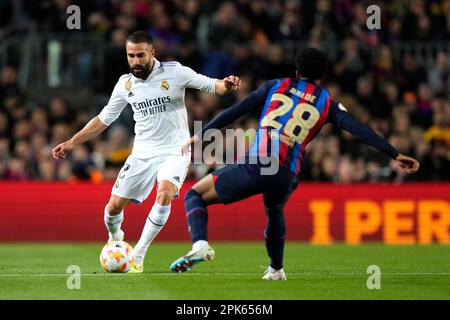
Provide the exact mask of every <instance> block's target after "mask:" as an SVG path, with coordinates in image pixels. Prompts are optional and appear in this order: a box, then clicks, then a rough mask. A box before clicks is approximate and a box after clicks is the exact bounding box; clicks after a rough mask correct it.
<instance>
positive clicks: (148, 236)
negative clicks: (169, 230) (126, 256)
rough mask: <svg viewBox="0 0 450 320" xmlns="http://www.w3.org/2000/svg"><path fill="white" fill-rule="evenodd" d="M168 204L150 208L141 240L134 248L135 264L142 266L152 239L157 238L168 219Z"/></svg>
mask: <svg viewBox="0 0 450 320" xmlns="http://www.w3.org/2000/svg"><path fill="white" fill-rule="evenodd" d="M169 215H170V204H169V205H168V206H161V205H160V204H159V203H158V202H155V204H154V205H153V207H152V210H151V211H150V214H149V215H148V217H147V220H146V221H145V226H144V230H143V231H142V235H141V238H140V239H139V241H138V243H137V244H136V245H135V246H134V260H135V262H136V263H137V264H142V262H143V261H144V258H145V254H146V253H147V249H148V247H149V245H150V244H151V243H152V241H153V239H155V237H156V236H157V234H158V233H159V231H161V229H162V228H163V227H164V225H165V224H166V222H167V219H169Z"/></svg>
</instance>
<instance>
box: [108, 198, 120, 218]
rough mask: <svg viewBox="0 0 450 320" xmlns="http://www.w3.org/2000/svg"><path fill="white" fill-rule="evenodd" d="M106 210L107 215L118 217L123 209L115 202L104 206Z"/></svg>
mask: <svg viewBox="0 0 450 320" xmlns="http://www.w3.org/2000/svg"><path fill="white" fill-rule="evenodd" d="M106 209H107V210H108V214H109V215H110V216H115V215H118V214H119V213H121V212H122V210H123V207H122V206H121V205H120V204H119V203H117V202H116V201H110V202H109V203H108V204H107V205H106Z"/></svg>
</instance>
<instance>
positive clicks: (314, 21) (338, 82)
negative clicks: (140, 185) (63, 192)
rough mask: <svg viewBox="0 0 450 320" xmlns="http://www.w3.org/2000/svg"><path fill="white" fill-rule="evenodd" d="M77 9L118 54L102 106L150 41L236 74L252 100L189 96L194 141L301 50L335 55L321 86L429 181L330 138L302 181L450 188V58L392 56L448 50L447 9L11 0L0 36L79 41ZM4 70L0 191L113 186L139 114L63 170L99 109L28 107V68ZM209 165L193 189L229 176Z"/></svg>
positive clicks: (402, 0)
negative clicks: (57, 154)
mask: <svg viewBox="0 0 450 320" xmlns="http://www.w3.org/2000/svg"><path fill="white" fill-rule="evenodd" d="M20 4H21V5H20ZM71 4H77V5H79V6H80V7H81V12H82V32H89V33H94V34H96V35H98V36H100V37H101V39H102V40H103V41H105V43H107V49H106V52H105V59H104V63H105V68H104V70H105V72H104V81H103V85H102V86H101V87H100V88H96V93H98V94H103V95H109V94H110V92H111V90H112V88H113V86H114V84H115V82H116V81H117V79H118V77H119V76H120V75H122V74H123V73H128V72H129V69H128V65H127V62H126V55H125V46H124V44H125V39H126V37H127V36H128V35H129V34H130V33H131V32H133V31H135V30H147V31H148V32H149V33H150V34H151V35H152V36H153V38H154V40H155V47H156V55H157V58H158V59H160V60H162V61H167V60H177V61H179V62H181V63H182V64H184V65H187V66H190V67H191V68H193V69H194V70H196V71H197V72H200V73H203V74H206V75H208V76H211V77H216V78H223V77H225V76H227V75H229V74H236V75H239V76H240V77H241V79H242V88H241V90H240V91H239V92H237V93H235V94H233V95H228V96H225V97H218V96H214V95H211V94H207V93H200V92H195V91H190V90H189V91H187V93H186V106H187V110H188V115H189V122H190V126H191V130H192V129H193V121H194V120H202V121H207V120H209V119H211V118H212V117H213V116H214V115H216V114H217V113H218V112H220V111H221V110H223V109H224V108H226V107H228V106H230V105H232V104H233V103H235V102H238V101H241V100H242V99H244V98H245V97H246V96H247V95H248V94H249V93H250V92H251V91H252V90H254V89H255V88H256V87H257V86H258V85H260V84H261V83H262V82H263V81H264V80H267V79H273V78H277V77H293V76H294V65H293V52H292V50H291V49H292V48H294V49H295V48H300V47H301V46H303V47H305V46H314V47H317V48H320V49H322V50H323V51H324V52H327V53H328V54H329V55H330V57H329V58H330V66H329V70H328V76H327V79H326V81H325V82H324V83H323V84H324V85H325V86H326V87H327V88H328V89H329V91H330V94H331V96H332V97H333V99H335V100H339V101H341V102H342V104H343V105H344V106H345V107H346V108H347V109H348V110H349V112H351V113H352V114H354V115H355V117H357V118H358V119H359V120H360V121H362V122H363V123H366V124H367V125H369V126H370V127H372V128H373V129H374V130H375V131H376V132H378V133H379V134H380V135H382V136H383V137H385V138H386V139H388V140H389V142H390V143H391V144H392V145H394V146H395V147H396V148H397V149H398V150H399V151H400V152H402V153H404V154H406V155H410V156H413V157H416V158H418V159H419V160H420V162H421V169H420V171H419V173H417V174H415V175H413V176H406V175H404V174H403V173H402V171H401V170H400V169H399V168H398V167H397V166H396V164H395V162H394V161H392V160H390V159H389V158H388V157H386V156H385V155H383V154H381V153H380V152H378V151H376V150H374V149H372V148H371V147H368V146H366V145H363V144H361V143H358V142H356V141H355V139H354V138H353V137H352V136H351V135H349V134H348V133H346V132H341V131H339V130H337V129H336V128H334V127H333V126H326V127H324V128H323V129H322V131H321V133H320V134H319V135H318V136H317V137H316V139H315V140H314V141H313V142H312V143H310V145H309V146H308V148H307V153H306V156H305V158H304V161H303V163H302V174H301V177H302V180H303V181H330V182H337V183H355V182H382V181H395V182H402V181H450V100H449V97H450V60H449V52H447V51H445V50H437V51H436V52H435V54H434V56H433V60H432V61H431V63H423V62H421V61H419V60H418V59H417V57H415V56H413V55H412V54H402V55H401V56H400V57H399V56H398V55H396V54H395V52H394V49H393V48H394V45H395V44H396V43H398V42H402V41H414V42H421V43H431V42H432V41H441V42H445V41H449V40H450V1H449V0H444V1H437V0H435V1H433V0H429V1H425V0H412V1H407V0H399V1H370V3H369V2H366V1H351V0H334V1H332V0H318V1H312V0H271V1H265V0H238V1H212V0H210V1H207V0H172V1H170V0H165V1H156V0H136V1H132V0H124V1H122V0H89V1H87V0H80V1H70V0H47V1H45V0H43V1H32V2H30V1H27V2H26V5H25V1H12V0H11V1H7V0H4V1H0V12H1V13H0V35H3V36H5V37H7V36H8V33H10V34H13V33H17V32H31V31H32V32H41V33H50V32H70V31H68V30H67V28H66V19H67V14H66V8H67V7H68V6H69V5H71ZM371 4H377V5H378V6H379V7H380V8H381V13H382V14H381V29H379V30H378V29H375V30H369V29H368V28H367V26H366V21H367V16H368V15H367V14H366V8H367V6H368V5H371ZM289 48H290V49H289ZM0 67H1V69H0V179H2V180H32V179H35V180H50V181H51V180H63V181H80V180H91V181H95V182H99V181H105V180H106V181H108V180H114V179H115V178H116V175H117V173H118V170H119V169H120V168H121V166H122V164H123V162H124V160H125V159H126V157H127V156H128V154H129V153H130V151H131V145H132V140H133V122H132V120H130V119H131V118H130V116H129V114H128V116H127V114H126V113H127V112H128V113H129V112H130V111H129V110H128V111H125V112H124V113H125V115H124V116H122V117H121V118H120V119H119V121H117V123H115V124H114V125H112V126H111V127H110V128H109V129H108V130H107V131H106V132H105V133H104V134H102V135H101V136H100V137H98V138H97V139H95V140H94V141H92V142H90V143H86V144H83V145H79V146H77V147H76V148H75V149H74V150H73V152H72V153H71V154H70V155H69V156H68V157H67V159H65V160H62V161H55V160H53V158H52V156H51V149H52V148H53V147H54V146H55V145H56V144H58V143H60V142H62V141H65V140H67V139H69V138H70V137H71V136H72V135H73V134H74V133H75V132H77V131H78V130H79V129H81V128H82V127H83V126H84V125H85V124H86V123H87V122H88V121H89V119H90V118H91V117H92V116H94V115H96V113H95V112H97V111H98V109H96V110H91V109H89V108H88V107H86V108H81V109H80V108H74V107H73V106H71V105H70V103H69V102H68V100H67V99H66V98H64V97H61V96H53V97H49V99H48V102H47V103H46V104H39V103H36V102H34V101H31V100H30V99H29V98H27V96H26V95H24V94H23V88H20V86H19V85H18V70H19V69H18V68H19V66H18V65H3V66H0ZM95 76H96V74H95V72H92V74H91V75H90V77H91V78H92V77H95ZM100 107H101V106H100ZM257 120H258V119H257V114H254V115H250V116H248V117H244V118H242V119H240V120H239V121H238V122H236V123H235V124H234V127H235V128H244V129H249V128H255V127H257ZM225 145H227V143H226V142H225ZM209 160H211V161H208V163H207V164H198V165H192V166H191V169H190V172H189V178H193V179H199V178H201V177H202V176H204V175H206V174H207V173H209V172H211V171H212V170H213V169H214V168H216V167H218V166H219V164H215V162H217V161H215V160H214V159H209Z"/></svg>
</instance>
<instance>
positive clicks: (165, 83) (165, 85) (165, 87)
mask: <svg viewBox="0 0 450 320" xmlns="http://www.w3.org/2000/svg"><path fill="white" fill-rule="evenodd" d="M161 90H163V91H167V90H169V81H167V80H163V81H162V82H161Z"/></svg>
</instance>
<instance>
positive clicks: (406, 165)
mask: <svg viewBox="0 0 450 320" xmlns="http://www.w3.org/2000/svg"><path fill="white" fill-rule="evenodd" d="M395 161H396V162H397V163H398V165H399V166H400V167H401V168H402V169H403V170H405V171H406V172H407V173H414V172H417V170H419V167H420V163H419V161H417V160H416V159H414V158H411V157H407V156H405V155H403V154H401V153H400V154H399V155H398V156H397V158H395Z"/></svg>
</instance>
